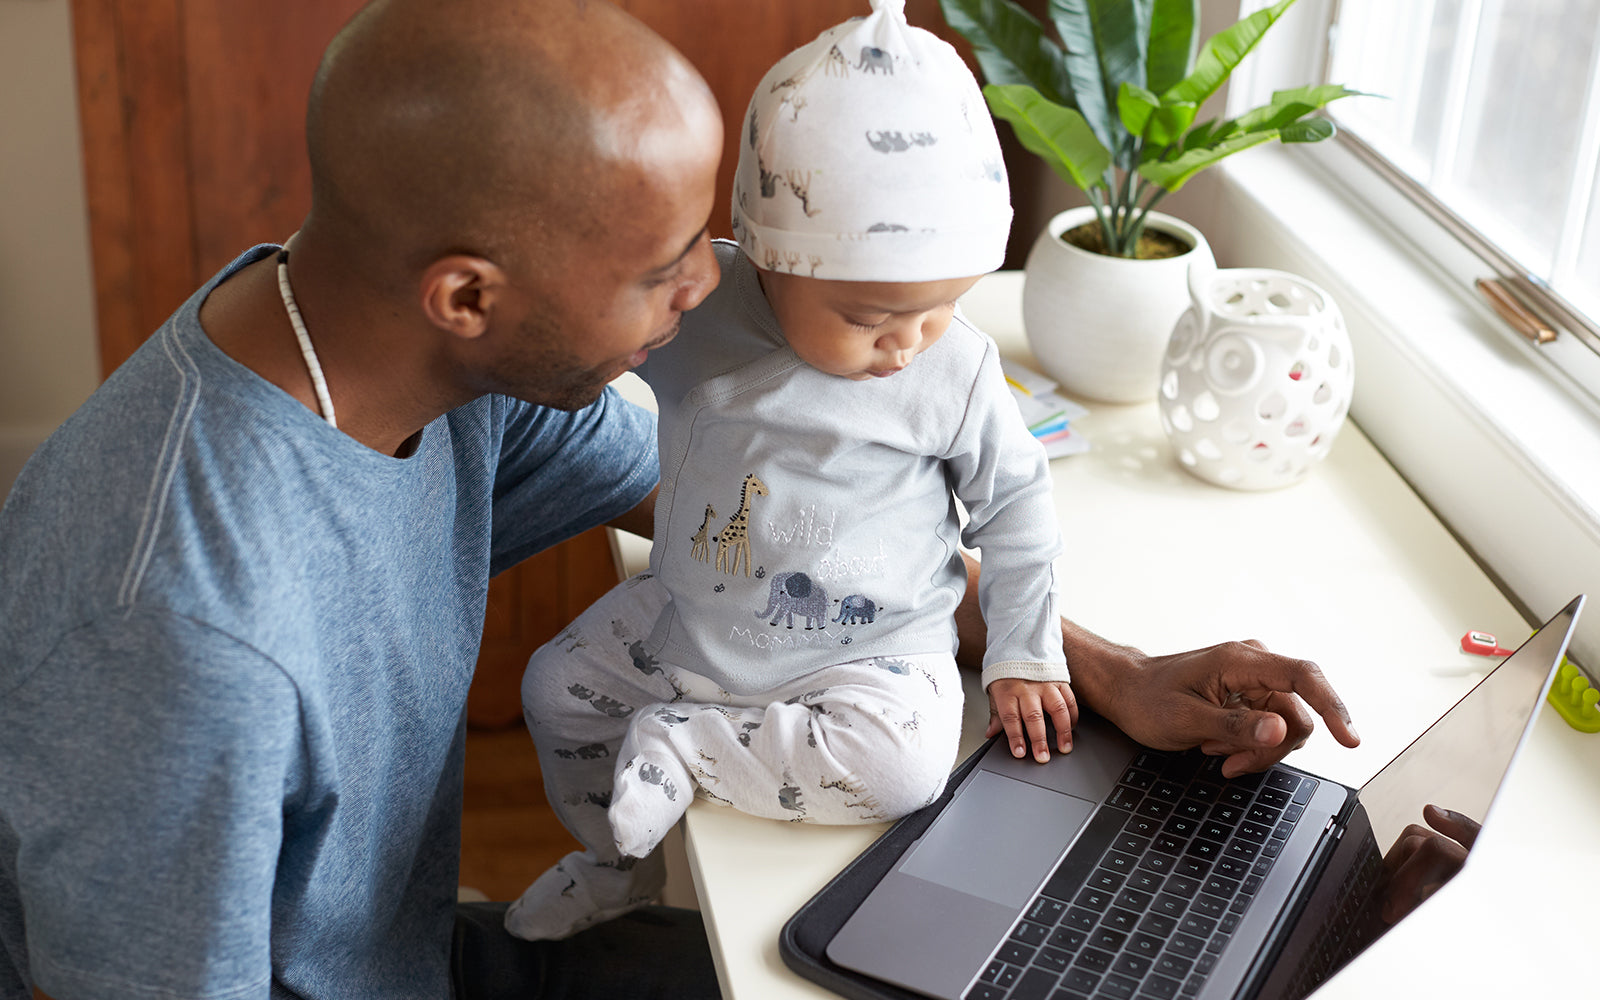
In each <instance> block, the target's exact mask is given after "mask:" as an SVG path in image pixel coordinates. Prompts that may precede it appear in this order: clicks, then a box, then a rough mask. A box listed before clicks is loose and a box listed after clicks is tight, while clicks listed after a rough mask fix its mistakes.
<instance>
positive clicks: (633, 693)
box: [506, 574, 962, 939]
mask: <svg viewBox="0 0 1600 1000" xmlns="http://www.w3.org/2000/svg"><path fill="white" fill-rule="evenodd" d="M666 600H667V598H666V593H665V591H664V589H663V588H662V587H661V586H660V585H659V583H657V582H656V581H655V579H654V578H653V577H651V576H650V575H649V574H641V575H640V576H636V577H634V578H632V579H630V580H627V581H625V582H623V583H621V584H619V585H618V586H617V587H615V588H614V589H613V590H612V591H611V592H610V593H608V594H607V595H606V596H605V597H603V598H601V599H600V600H599V601H597V602H596V603H595V604H594V605H593V606H592V607H590V608H589V609H588V610H587V611H585V612H584V613H583V614H582V615H580V616H579V617H578V619H577V620H576V621H575V622H573V624H572V625H571V626H569V627H568V628H567V629H566V630H565V631H563V632H562V633H561V634H560V635H559V636H557V637H556V638H555V639H553V640H551V641H550V642H549V643H547V644H546V645H545V646H544V647H542V648H541V649H540V650H539V651H538V652H536V653H535V654H534V655H533V658H532V659H531V660H529V662H528V669H527V672H526V674H524V676H523V683H522V698H523V712H524V714H525V716H526V718H527V722H528V728H529V731H530V732H531V733H532V734H533V739H534V743H535V744H536V746H537V747H538V750H539V766H540V769H541V771H542V772H543V775H544V784H545V792H546V794H547V796H548V798H549V800H550V804H551V806H552V807H553V808H554V809H555V811H556V814H557V816H559V817H560V819H561V821H562V823H563V824H565V826H566V828H567V829H568V830H569V831H571V832H572V834H573V835H574V836H575V837H576V838H577V839H578V840H579V841H580V842H581V843H582V844H583V845H584V848H585V849H584V850H583V851H582V852H573V853H572V854H569V855H567V856H566V857H565V858H563V859H562V860H561V861H560V862H559V863H558V864H557V865H556V866H555V867H554V868H552V869H550V870H549V871H547V872H545V873H544V875H542V876H540V878H539V880H538V881H536V882H535V883H534V884H533V885H532V886H531V887H529V889H528V890H527V891H526V892H525V893H523V895H522V898H520V899H519V900H517V902H516V903H514V904H512V907H511V909H510V911H509V912H508V914H507V918H506V926H507V928H508V929H510V930H511V932H512V933H513V934H516V935H518V936H520V937H526V938H531V939H540V938H549V939H555V938H561V937H566V936H567V935H569V934H572V933H575V932H576V931H578V930H581V929H582V928H584V927H586V926H589V925H590V924H592V923H594V922H596V921H598V920H604V919H608V918H609V917H612V916H616V915H617V914H620V913H624V912H626V911H628V910H630V909H633V908H635V907H637V906H640V905H643V904H644V903H646V902H649V901H651V900H652V899H653V898H654V897H655V895H656V894H657V893H658V892H659V891H660V889H661V885H662V882H663V880H664V869H663V866H662V864H661V862H660V859H659V856H656V855H651V856H648V857H635V856H630V855H644V854H649V849H650V848H653V847H654V846H655V844H656V843H658V842H659V841H660V839H661V837H662V836H664V835H665V834H666V832H667V830H668V829H670V828H671V826H672V824H673V823H675V822H676V821H677V819H678V817H680V816H681V815H682V814H683V811H684V810H685V809H686V808H687V807H688V804H689V801H690V799H691V797H692V796H693V795H695V794H696V793H697V792H698V794H700V795H701V796H703V797H705V798H709V799H712V800H714V801H717V802H721V803H724V804H726V805H730V806H733V807H734V808H736V809H739V810H741V811H743V812H747V813H751V814H753V815H757V816H764V817H768V818H771V819H779V820H787V821H792V822H813V823H830V824H831V823H838V824H844V823H872V822H878V821H881V820H889V819H895V818H898V817H900V816H903V815H905V814H907V813H909V812H912V811H914V810H916V809H918V808H920V807H921V806H924V805H926V804H928V803H930V802H932V801H933V800H934V799H936V798H938V796H939V794H940V793H941V792H942V791H943V789H944V783H945V779H946V778H947V777H948V775H949V773H950V769H951V767H952V766H953V764H954V763H955V754H956V747H957V744H958V742H959V740H960V734H961V700H962V698H961V683H960V678H959V676H958V675H957V673H956V666H955V661H954V658H953V656H951V655H950V654H948V653H938V654H928V653H917V654H909V655H904V656H894V657H883V656H879V657H873V658H871V659H866V660H857V661H853V662H849V663H841V664H838V665H836V666H831V667H826V668H824V669H822V670H818V671H814V672H811V673H808V674H805V675H804V676H801V677H796V678H794V679H793V680H792V681H790V682H788V683H786V684H783V685H782V686H780V687H778V688H776V689H773V690H769V691H762V692H759V693H757V694H752V695H735V694H732V693H730V692H728V691H726V690H724V689H722V688H721V687H720V686H719V685H717V684H716V683H714V682H713V681H711V680H709V679H707V678H705V677H703V676H701V675H698V674H694V673H691V672H689V671H686V670H682V669H680V668H677V667H675V666H673V665H672V664H669V663H663V662H659V661H658V660H656V659H655V658H653V657H651V656H649V655H647V654H646V653H645V651H644V643H643V639H644V637H645V636H646V635H648V633H649V631H650V629H651V628H652V627H653V626H654V624H655V621H656V619H657V617H658V616H659V615H660V612H661V609H662V608H663V607H664V606H665V603H666ZM614 802H615V805H614V804H613V803H614ZM619 843H620V844H621V845H622V847H624V848H627V851H626V853H624V851H622V850H619Z"/></svg>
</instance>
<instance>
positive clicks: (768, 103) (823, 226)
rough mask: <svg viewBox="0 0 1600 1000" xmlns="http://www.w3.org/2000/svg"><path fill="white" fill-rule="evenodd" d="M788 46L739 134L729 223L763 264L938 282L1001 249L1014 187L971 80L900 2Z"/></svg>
mask: <svg viewBox="0 0 1600 1000" xmlns="http://www.w3.org/2000/svg"><path fill="white" fill-rule="evenodd" d="M871 3H872V13H871V14H868V15H867V16H865V17H857V18H852V19H851V20H849V21H846V22H845V23H844V24H841V25H838V26H836V27H833V28H830V29H828V30H827V31H825V32H823V33H822V34H821V35H820V36H819V37H818V38H817V39H816V40H815V41H813V42H811V43H810V44H808V45H804V46H802V47H800V48H798V49H796V50H795V51H793V52H791V53H789V54H788V55H787V56H785V57H784V58H783V59H781V60H779V62H778V64H777V65H776V66H774V67H773V68H772V69H771V70H770V71H768V73H767V75H766V77H765V78H764V79H763V80H762V81H761V83H760V84H758V85H757V87H756V92H755V95H754V96H753V97H752V98H751V99H750V108H749V110H748V111H747V112H746V115H745V127H744V130H743V134H742V135H741V136H740V141H739V169H738V171H737V172H736V173H735V175H734V182H733V232H734V236H735V237H737V238H738V240H739V246H740V247H742V248H743V249H744V252H745V254H746V255H748V256H749V258H750V259H751V261H753V262H754V263H755V265H756V266H757V267H760V268H764V269H766V270H769V271H784V272H789V273H794V274H799V275H804V276H808V277H814V278H829V279H835V280H843V281H940V280H944V279H947V278H965V277H970V276H972V275H977V274H986V273H988V272H989V271H993V270H995V269H996V268H998V267H999V266H1000V264H1001V262H1002V261H1003V259H1004V257H1005V248H1006V236H1007V234H1008V233H1009V232H1010V230H1011V189H1010V186H1009V185H1008V184H1007V183H1006V168H1005V163H1004V161H1003V160H1002V159H1001V158H1000V142H999V140H998V139H997V138H996V137H995V131H994V122H993V120H992V119H990V117H989V109H988V107H987V105H985V104H984V100H983V94H982V93H981V92H980V91H979V90H978V84H977V81H975V80H974V79H973V78H972V72H971V71H970V70H968V69H967V66H966V64H965V63H963V62H962V61H961V57H960V56H959V55H957V54H956V51H955V49H953V48H951V47H950V45H949V44H948V43H946V42H944V41H942V40H940V39H939V38H937V37H935V36H934V35H932V34H930V33H928V32H926V31H924V30H922V29H921V28H913V27H911V26H910V25H909V24H907V23H906V19H905V0H871Z"/></svg>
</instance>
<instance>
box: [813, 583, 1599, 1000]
mask: <svg viewBox="0 0 1600 1000" xmlns="http://www.w3.org/2000/svg"><path fill="white" fill-rule="evenodd" d="M1583 600H1584V599H1583V597H1582V596H1579V597H1577V598H1575V599H1573V601H1572V602H1571V603H1570V604H1568V605H1567V606H1566V608H1564V609H1563V610H1562V611H1561V612H1560V613H1559V614H1557V615H1556V616H1555V617H1553V618H1552V619H1550V621H1549V622H1547V623H1546V624H1545V625H1544V626H1543V627H1542V628H1541V629H1540V630H1539V631H1538V632H1536V633H1535V634H1534V635H1533V636H1532V637H1531V638H1530V639H1528V641H1527V642H1525V643H1524V644H1523V645H1522V646H1521V647H1520V648H1519V649H1517V651H1516V652H1515V653H1513V654H1512V655H1511V656H1510V657H1508V658H1507V659H1506V660H1505V661H1504V662H1503V663H1501V664H1500V665H1499V666H1498V667H1496V668H1495V669H1494V670H1493V671H1492V672H1491V673H1490V674H1489V675H1488V676H1487V677H1485V678H1484V679H1483V680H1482V681H1481V682H1480V683H1479V684H1478V685H1477V686H1475V687H1474V688H1473V689H1472V690H1471V691H1470V692H1469V693H1468V694H1467V695H1466V696H1465V697H1463V698H1462V699H1461V700H1460V701H1459V702H1458V703H1457V704H1456V705H1455V706H1454V707H1452V708H1451V709H1450V710H1449V711H1448V712H1446V713H1445V714H1444V716H1442V717H1441V718H1440V719H1439V720H1438V721H1437V722H1435V723H1434V724H1433V725H1432V726H1431V727H1429V728H1428V730H1427V731H1426V732H1425V733H1423V734H1422V735H1421V736H1420V737H1418V738H1417V740H1416V741H1415V742H1414V743H1412V744H1411V745H1410V746H1409V747H1407V748H1406V749H1405V750H1404V751H1402V752H1401V753H1400V755H1399V756H1397V757H1396V758H1395V759H1394V760H1393V761H1391V762H1390V763H1389V764H1388V765H1387V766H1386V767H1385V768H1384V769H1383V770H1382V771H1380V772H1379V773H1378V774H1377V775H1375V776H1374V777H1373V778H1372V779H1371V780H1370V781H1368V782H1367V783H1366V784H1365V785H1364V786H1363V787H1362V788H1361V789H1360V790H1359V791H1357V790H1355V789H1352V788H1348V787H1346V786H1344V785H1341V784H1339V783H1337V782H1334V781H1330V780H1328V779H1326V778H1321V777H1318V776H1316V775H1312V774H1308V773H1306V772H1304V771H1301V770H1298V769H1296V768H1293V767H1288V766H1283V765H1279V766H1277V767H1274V768H1272V769H1271V770H1270V771H1267V772H1266V773H1264V774H1257V775H1247V776H1242V777H1241V778H1237V779H1232V780H1229V779H1224V778H1223V777H1222V776H1221V774H1220V771H1219V770H1218V765H1219V763H1220V761H1219V760H1218V759H1217V758H1206V757H1204V756H1202V755H1200V754H1199V753H1198V752H1197V751H1191V752H1188V753H1182V754H1173V753H1164V752H1158V751H1153V750H1148V749H1146V748H1143V747H1140V746H1138V745H1137V744H1134V743H1132V742H1131V741H1130V740H1128V739H1127V738H1126V737H1124V736H1123V735H1122V734H1121V733H1120V732H1118V731H1117V730H1116V729H1115V728H1114V727H1112V726H1111V725H1109V724H1107V723H1106V722H1104V721H1103V720H1099V719H1096V718H1093V717H1090V716H1088V715H1086V716H1085V718H1084V720H1083V723H1082V724H1081V725H1080V727H1079V730H1078V732H1077V735H1076V738H1075V739H1074V741H1073V747H1074V749H1073V752H1072V753H1071V754H1070V755H1068V756H1065V757H1056V758H1053V759H1052V760H1051V762H1050V763H1048V764H1044V765H1040V764H1037V763H1034V762H1032V761H1029V760H1021V761H1019V760H1015V759H1013V758H1012V757H1011V756H1010V754H1009V753H1008V752H1007V751H1006V748H1005V746H1004V744H1003V741H1001V742H996V743H994V744H992V745H991V746H990V747H989V749H988V751H987V752H986V753H985V755H984V757H983V759H982V760H981V762H980V763H979V764H978V765H977V766H976V767H975V768H974V769H972V770H971V771H970V772H969V773H968V774H967V776H966V777H965V779H964V780H963V781H962V782H961V784H960V785H959V786H958V787H957V789H956V791H955V793H954V795H953V797H951V798H950V799H949V800H948V805H947V806H946V807H945V808H944V809H943V810H942V811H941V812H940V813H939V815H938V818H937V819H936V820H934V821H933V824H932V825H931V826H929V827H928V828H927V830H926V832H925V833H924V834H923V835H922V836H921V838H920V839H918V840H917V841H916V842H914V843H913V844H912V845H911V846H910V847H909V848H908V849H907V850H906V851H905V853H904V854H903V855H902V856H901V858H900V860H899V862H898V863H897V864H896V865H894V867H893V868H892V869H891V870H889V871H888V873H887V874H886V875H885V876H884V877H883V878H882V880H881V881H880V882H878V884H877V885H876V887H875V888H873V889H872V890H871V892H870V893H869V894H867V895H866V898H865V900H864V901H863V902H862V904H861V905H860V907H859V908H857V909H856V910H855V912H854V913H853V914H852V915H851V916H850V917H849V918H848V919H847V920H845V921H844V923H843V924H842V926H840V928H839V930H838V933H837V934H836V935H834V937H833V938H832V939H831V941H829V942H828V944H827V947H826V956H827V959H828V960H829V961H831V962H832V963H834V964H836V965H837V966H839V967H842V968H843V969H846V970H851V971H852V972H854V973H860V974H863V975H865V976H867V977H871V978H872V979H874V980H881V981H883V982H885V983H889V984H894V985H895V986H897V987H901V988H903V989H906V990H910V991H913V992H915V993H919V994H924V995H926V996H930V997H938V998H943V1000H1036V998H1037V1000H1077V998H1093V997H1114V998H1118V1000H1136V998H1155V1000H1172V998H1178V1000H1190V998H1201V1000H1216V998H1222V997H1229V998H1232V997H1243V998H1254V997H1272V998H1279V997H1283V998H1294V997H1300V996H1304V995H1305V994H1306V993H1308V992H1310V991H1311V990H1312V989H1314V988H1316V986H1317V985H1318V984H1319V983H1321V982H1322V981H1324V980H1325V979H1326V978H1328V977H1329V976H1331V975H1332V974H1333V973H1334V972H1336V971H1337V970H1338V968H1339V967H1340V966H1342V965H1343V964H1344V963H1345V962H1347V961H1348V960H1349V959H1350V958H1352V957H1354V956H1355V954H1357V953H1359V952H1360V951H1361V950H1362V949H1363V948H1365V947H1366V946H1367V945H1369V944H1371V943H1372V941H1374V940H1376V939H1377V937H1378V936H1379V935H1381V934H1382V933H1383V931H1384V930H1386V929H1387V927H1388V926H1389V924H1388V923H1386V922H1385V919H1384V904H1385V902H1386V900H1388V897H1389V893H1388V892H1387V890H1388V888H1389V885H1388V880H1387V879H1386V878H1385V876H1384V866H1383V853H1384V851H1385V850H1388V849H1390V848H1392V847H1393V845H1395V843H1396V841H1397V839H1398V838H1399V836H1400V833H1401V831H1402V830H1403V829H1405V827H1406V826H1407V825H1408V824H1412V823H1416V824H1421V823H1422V822H1423V807H1424V806H1425V805H1429V804H1433V805H1435V806H1441V807H1444V808H1447V809H1450V810H1453V811H1454V812H1456V813H1458V814H1461V815H1463V816H1466V817H1468V818H1470V819H1471V820H1472V821H1473V822H1476V823H1478V824H1480V825H1481V823H1482V822H1483V821H1484V819H1485V818H1486V815H1487V813H1488V811H1489V806H1490V804H1491V803H1492V802H1493V800H1494V797H1495V795H1496V793H1497V792H1498V791H1499V788H1500V785H1501V783H1502V781H1503V780H1504V778H1505V775H1506V772H1507V770H1508V768H1509V767H1510V765H1511V761H1512V759H1513V758H1514V757H1515V756H1516V754H1517V752H1518V750H1519V748H1520V747H1521V745H1522V744H1523V742H1524V740H1525V739H1526V737H1527V734H1528V732H1529V730H1530V729H1531V727H1532V723H1533V720H1534V718H1535V717H1536V716H1537V713H1538V710H1539V707H1540V705H1541V704H1542V703H1543V701H1544V698H1545V695H1546V693H1547V692H1548V690H1549V686H1550V681H1551V677H1552V675H1553V674H1554V671H1555V669H1556V667H1557V665H1558V664H1559V663H1560V662H1561V658H1562V656H1563V655H1564V654H1565V652H1566V648H1567V643H1568V641H1569V639H1570V638H1571V635H1572V631H1573V628H1574V626H1575V624H1576V622H1577V618H1578V613H1579V611H1580V609H1581V608H1582V606H1583ZM1449 874H1450V873H1449V872H1447V873H1444V874H1443V877H1445V878H1448V877H1449ZM1401 908H1402V909H1403V908H1404V907H1403V906H1402V907H1401ZM1388 916H1389V918H1390V919H1394V918H1395V916H1396V914H1395V912H1393V910H1392V909H1391V912H1390V913H1389V914H1388ZM891 992H892V991H891Z"/></svg>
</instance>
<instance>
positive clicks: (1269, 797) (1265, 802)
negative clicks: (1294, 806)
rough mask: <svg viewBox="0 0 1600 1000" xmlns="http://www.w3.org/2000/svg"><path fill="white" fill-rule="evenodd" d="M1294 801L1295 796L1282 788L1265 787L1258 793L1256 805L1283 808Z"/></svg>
mask: <svg viewBox="0 0 1600 1000" xmlns="http://www.w3.org/2000/svg"><path fill="white" fill-rule="evenodd" d="M1293 801H1294V796H1292V795H1290V794H1289V793H1288V792H1286V791H1284V790H1283V789H1281V788H1263V789H1262V790H1261V791H1259V792H1257V793H1256V805H1257V806H1265V807H1270V808H1273V809H1282V808H1283V807H1284V806H1286V805H1289V804H1290V803H1291V802H1293Z"/></svg>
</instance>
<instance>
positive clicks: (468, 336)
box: [421, 254, 506, 340]
mask: <svg viewBox="0 0 1600 1000" xmlns="http://www.w3.org/2000/svg"><path fill="white" fill-rule="evenodd" d="M421 291H422V312H423V314H424V315H426V316H427V317H428V321H429V322H431V323H432V324H433V325H434V326H436V327H438V328H439V329H441V330H443V331H445V332H446V333H449V334H452V335H454V336H457V337H460V338H462V339H463V340H472V339H475V338H477V337H481V336H483V335H484V334H485V333H486V332H488V330H489V322H490V319H491V318H492V316H493V315H494V310H495V308H496V307H497V306H499V305H500V303H501V299H502V298H503V296H504V295H505V292H506V276H505V273H504V272H503V271H501V270H500V266H499V265H498V264H495V263H494V262H493V261H491V260H486V259H485V258H483V257H474V256H471V255H469V254H451V255H450V256H448V257H440V258H439V259H438V260H436V261H434V262H433V263H432V264H429V265H428V267H427V269H426V270H424V271H423V272H422V281H421Z"/></svg>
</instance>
